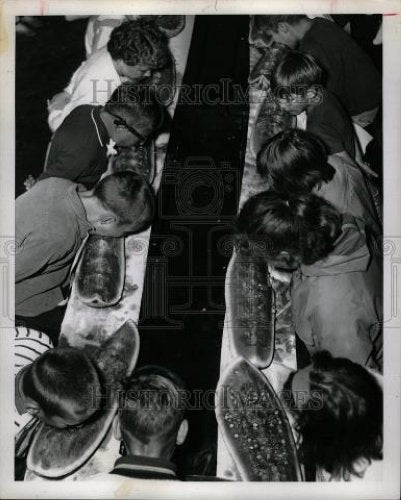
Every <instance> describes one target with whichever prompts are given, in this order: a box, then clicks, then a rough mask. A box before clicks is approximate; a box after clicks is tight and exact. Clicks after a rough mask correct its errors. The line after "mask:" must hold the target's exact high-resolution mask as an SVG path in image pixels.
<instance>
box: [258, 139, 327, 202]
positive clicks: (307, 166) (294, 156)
mask: <svg viewBox="0 0 401 500" xmlns="http://www.w3.org/2000/svg"><path fill="white" fill-rule="evenodd" d="M256 165H257V169H258V172H259V174H260V175H261V177H263V178H266V179H267V181H268V183H269V186H270V187H271V188H272V189H274V190H275V191H277V192H278V193H280V194H282V195H283V196H287V197H291V196H299V195H305V194H308V193H310V192H311V191H312V189H313V188H315V187H319V186H320V185H321V184H322V183H324V182H328V181H330V180H331V179H332V178H333V177H334V174H335V170H334V168H333V167H332V166H331V165H329V164H328V163H327V154H326V148H325V145H324V144H323V143H322V142H321V141H320V139H318V138H317V137H316V136H314V135H313V134H311V133H310V132H306V131H304V130H298V129H287V130H284V131H283V132H280V133H279V134H277V135H275V136H274V137H272V138H270V139H269V140H268V141H267V142H266V144H265V145H264V146H263V148H262V149H261V151H260V152H259V154H258V157H257V163H256Z"/></svg>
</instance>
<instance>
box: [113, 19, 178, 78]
mask: <svg viewBox="0 0 401 500" xmlns="http://www.w3.org/2000/svg"><path fill="white" fill-rule="evenodd" d="M107 50H108V51H109V53H110V55H111V58H112V59H114V60H116V59H122V61H123V62H124V63H125V64H127V65H128V66H136V65H137V64H146V65H149V66H151V67H153V68H156V69H163V68H166V67H167V66H168V64H169V63H170V62H171V56H170V52H169V48H168V40H167V37H166V36H165V35H164V34H163V33H162V32H161V31H160V30H159V29H158V28H157V26H156V24H155V23H154V22H153V21H150V20H145V19H136V20H135V21H126V22H124V23H122V24H121V25H120V26H117V27H116V28H114V29H113V31H112V32H111V35H110V40H109V41H108V43H107Z"/></svg>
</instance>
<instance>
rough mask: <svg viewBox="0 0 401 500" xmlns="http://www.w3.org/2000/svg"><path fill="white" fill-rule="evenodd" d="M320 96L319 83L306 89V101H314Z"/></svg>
mask: <svg viewBox="0 0 401 500" xmlns="http://www.w3.org/2000/svg"><path fill="white" fill-rule="evenodd" d="M321 97H322V89H321V87H320V85H312V86H311V87H309V88H308V90H307V91H306V98H307V99H308V101H316V102H318V101H319V100H320V99H321Z"/></svg>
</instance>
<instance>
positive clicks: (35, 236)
mask: <svg viewBox="0 0 401 500" xmlns="http://www.w3.org/2000/svg"><path fill="white" fill-rule="evenodd" d="M77 188H78V185H77V184H75V183H73V182H71V181H69V180H67V179H59V178H56V177H52V178H50V179H45V180H43V181H40V182H37V183H36V184H35V185H34V186H33V187H32V188H31V189H30V190H29V191H27V192H26V193H24V194H23V195H21V196H19V197H18V198H17V200H16V202H15V228H16V230H15V237H16V255H15V313H16V315H19V316H27V317H32V316H37V315H39V314H41V313H43V312H46V311H50V310H51V309H54V308H55V307H56V306H57V305H58V304H59V302H61V301H62V300H63V299H64V295H63V288H65V287H67V286H68V285H69V271H70V267H71V264H72V262H73V259H74V256H75V254H76V252H77V251H78V249H79V247H80V245H81V241H82V240H83V238H84V237H85V236H86V235H87V234H88V232H89V230H90V229H91V225H90V224H89V222H88V221H87V219H86V211H85V208H84V206H83V205H82V202H81V200H80V198H79V196H78V193H77Z"/></svg>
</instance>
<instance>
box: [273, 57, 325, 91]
mask: <svg viewBox="0 0 401 500" xmlns="http://www.w3.org/2000/svg"><path fill="white" fill-rule="evenodd" d="M322 77H323V72H322V69H321V67H320V66H319V64H318V63H317V62H316V59H315V58H314V57H313V56H311V55H310V54H304V53H302V52H299V51H297V50H289V51H288V52H287V53H285V54H284V56H283V57H282V58H281V59H280V60H279V61H277V63H276V65H275V66H274V68H273V71H272V75H271V77H270V85H271V89H272V91H273V92H274V94H275V95H276V97H281V96H282V97H285V96H287V95H289V94H297V95H298V94H304V92H306V90H307V89H309V88H310V87H313V86H316V87H317V86H318V85H320V84H321V83H322Z"/></svg>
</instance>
